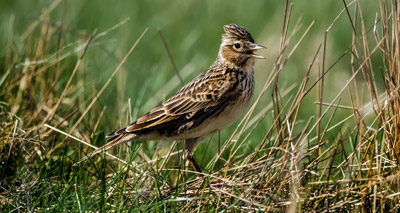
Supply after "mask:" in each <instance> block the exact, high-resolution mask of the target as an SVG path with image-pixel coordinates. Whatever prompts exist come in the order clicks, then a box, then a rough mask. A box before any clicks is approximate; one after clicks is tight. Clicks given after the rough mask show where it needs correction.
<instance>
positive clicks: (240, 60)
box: [219, 24, 266, 67]
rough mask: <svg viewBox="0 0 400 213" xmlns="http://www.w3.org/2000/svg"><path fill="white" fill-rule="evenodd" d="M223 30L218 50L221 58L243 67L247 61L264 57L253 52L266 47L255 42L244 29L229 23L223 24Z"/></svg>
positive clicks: (251, 61)
mask: <svg viewBox="0 0 400 213" xmlns="http://www.w3.org/2000/svg"><path fill="white" fill-rule="evenodd" d="M224 31H225V34H223V35H222V43H221V47H220V50H219V57H220V58H221V59H223V60H224V61H226V62H228V63H231V64H233V65H235V66H237V67H245V66H247V65H248V64H249V63H251V64H253V63H254V59H263V58H264V57H263V56H260V55H257V54H255V53H254V52H255V51H256V50H258V49H263V48H266V47H264V46H261V45H258V44H256V43H255V42H254V39H253V37H251V35H250V33H249V32H248V31H247V30H246V29H244V28H243V27H241V26H239V25H236V24H229V25H225V26H224Z"/></svg>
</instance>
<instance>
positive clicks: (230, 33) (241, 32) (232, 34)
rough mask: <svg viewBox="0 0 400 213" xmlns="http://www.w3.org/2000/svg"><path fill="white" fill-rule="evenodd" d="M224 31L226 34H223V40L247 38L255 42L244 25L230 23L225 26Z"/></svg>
mask: <svg viewBox="0 0 400 213" xmlns="http://www.w3.org/2000/svg"><path fill="white" fill-rule="evenodd" d="M224 31H225V34H223V35H222V39H223V40H224V39H230V40H245V41H250V42H251V43H254V39H253V37H251V35H250V33H249V32H248V31H247V30H246V29H244V28H243V27H242V26H239V25H237V24H228V25H225V26H224Z"/></svg>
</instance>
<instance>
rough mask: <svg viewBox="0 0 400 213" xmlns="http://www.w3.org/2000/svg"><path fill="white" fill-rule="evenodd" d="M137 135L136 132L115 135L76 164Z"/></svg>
mask: <svg viewBox="0 0 400 213" xmlns="http://www.w3.org/2000/svg"><path fill="white" fill-rule="evenodd" d="M135 137H136V134H131V133H127V134H121V135H116V136H115V137H113V138H111V139H109V140H108V142H107V143H106V144H105V145H104V146H102V147H100V148H98V149H96V150H94V151H93V152H91V153H90V154H88V155H86V156H85V157H84V158H82V159H81V160H80V161H79V162H78V163H76V164H80V163H82V162H83V161H86V160H87V159H89V158H91V157H93V156H95V155H97V154H99V153H101V152H103V151H106V150H108V149H111V148H112V147H114V146H117V145H119V144H121V143H123V142H126V141H130V140H132V139H133V138H135Z"/></svg>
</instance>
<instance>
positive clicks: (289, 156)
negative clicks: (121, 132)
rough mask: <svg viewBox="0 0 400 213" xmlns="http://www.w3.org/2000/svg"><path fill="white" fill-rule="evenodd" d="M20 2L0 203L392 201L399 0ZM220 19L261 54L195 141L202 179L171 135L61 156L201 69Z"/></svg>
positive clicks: (1, 33) (100, 140)
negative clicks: (236, 107)
mask: <svg viewBox="0 0 400 213" xmlns="http://www.w3.org/2000/svg"><path fill="white" fill-rule="evenodd" d="M24 3H25V4H23V6H21V4H18V3H13V2H12V3H5V4H4V7H3V9H2V10H3V13H2V14H3V15H2V17H3V18H4V20H6V21H3V23H1V24H0V44H1V45H2V46H3V48H2V50H1V51H0V57H1V58H0V61H1V62H0V66H1V69H0V109H1V111H0V120H1V122H0V125H1V126H0V129H1V131H0V138H1V140H0V141H1V143H0V159H1V161H0V162H1V164H0V171H1V176H0V178H1V179H0V183H1V186H0V207H1V208H0V209H1V210H2V211H5V212H16V211H18V212H20V211H21V212H27V211H28V212H32V211H36V212H38V211H79V212H84V211H128V210H129V211H185V212H186V211H189V212H194V211H288V212H296V211H316V212H324V211H325V212H326V211H362V212H364V211H374V212H376V211H381V212H387V211H393V212H396V211H399V210H400V204H399V203H400V192H399V190H398V189H399V188H400V186H399V160H400V145H399V144H398V142H399V141H400V140H399V139H400V136H399V134H400V133H399V131H400V128H399V127H400V120H399V119H400V116H399V113H400V108H399V101H400V99H399V98H400V97H399V82H400V74H399V71H400V47H399V45H398V44H399V41H400V24H399V21H398V20H399V19H400V5H398V3H397V2H396V1H394V0H392V1H390V0H380V1H376V2H361V1H351V2H346V1H342V2H339V1H335V2H332V3H331V2H324V3H320V2H319V1H318V2H317V1H316V2H313V3H314V4H312V6H313V7H312V8H310V6H309V5H310V4H308V3H307V4H305V3H298V2H296V3H294V4H293V3H292V2H289V1H287V2H286V4H285V3H284V2H264V1H263V2H262V1H254V3H252V4H247V3H243V2H241V1H232V2H231V3H226V4H222V3H218V2H214V1H206V2H204V3H202V4H200V3H197V2H191V1H187V2H185V3H176V2H172V3H170V4H165V3H163V2H155V3H147V2H142V3H138V2H125V3H124V4H122V3H115V4H114V3H113V5H111V4H110V3H108V1H107V2H102V3H101V4H96V3H97V2H96V3H94V2H91V1H85V2H82V3H77V2H71V1H61V0H60V1H53V2H51V3H50V2H38V3H37V4H36V3H35V4H33V3H30V2H24ZM114 9H115V11H114ZM249 11H251V13H252V15H253V16H249V15H248V14H249ZM93 14H97V15H95V16H94V15H93ZM98 14H101V17H100V16H99V15H98ZM128 14H130V15H128ZM103 16H104V17H103ZM128 16H129V17H130V19H129V18H127V17H128ZM32 17H34V18H32ZM121 17H122V18H121ZM199 17H202V18H201V19H199ZM255 17H263V18H258V19H257V20H254V19H255ZM182 18H184V21H182ZM232 22H235V23H238V24H241V25H244V26H245V27H246V28H248V29H249V31H250V32H251V33H252V34H253V37H254V38H255V39H256V41H257V42H258V43H260V44H263V45H266V46H268V50H267V51H266V53H265V55H266V56H267V58H268V59H267V60H265V61H260V62H259V63H257V65H256V67H255V69H256V85H257V88H256V89H257V91H256V95H255V97H254V98H253V102H252V105H251V106H250V107H249V109H248V111H247V112H246V113H245V114H244V115H243V117H242V119H241V120H240V121H238V122H236V123H235V124H234V125H233V126H232V127H231V128H229V129H227V130H225V131H221V132H220V133H219V134H215V135H213V136H212V137H210V138H208V139H206V141H205V142H204V143H203V144H201V145H200V147H199V148H198V150H197V151H196V153H195V158H196V160H197V162H199V164H200V166H201V167H202V168H204V171H205V173H206V176H205V177H204V178H196V174H195V173H194V172H193V171H192V170H191V168H190V167H188V165H187V163H186V162H185V161H184V160H182V147H183V144H182V143H176V142H171V143H165V144H163V145H162V146H158V145H157V144H158V142H157V141H150V142H140V141H134V142H131V143H129V144H124V145H121V146H119V147H118V148H116V149H114V150H112V151H110V153H108V154H107V155H106V154H104V155H102V156H98V157H95V158H91V159H89V160H88V161H86V162H84V163H82V164H79V165H78V166H74V164H75V163H76V162H78V161H79V160H80V159H81V158H83V157H84V156H85V155H86V154H87V153H89V152H91V151H92V150H93V148H95V147H99V146H101V145H102V144H104V143H105V139H104V136H105V135H106V134H107V133H108V132H110V131H112V130H114V129H116V128H119V127H121V126H124V125H126V124H129V123H130V122H132V121H134V120H135V119H136V118H137V117H138V116H140V115H142V114H144V113H145V112H146V111H148V110H149V109H151V108H152V107H154V106H155V105H156V104H158V103H160V102H161V101H162V100H164V99H165V98H168V97H169V96H170V95H171V94H173V93H174V92H175V91H176V90H177V89H178V88H179V87H180V86H181V84H182V81H183V82H188V81H189V80H190V79H191V78H192V77H194V76H195V75H197V73H199V72H200V71H201V70H203V69H205V68H207V66H208V65H209V64H211V63H212V61H213V60H214V58H215V55H216V52H217V48H218V45H219V44H218V43H219V39H216V38H218V36H220V34H221V33H222V26H223V24H226V23H232ZM210 23H213V24H210ZM263 53H264V52H263ZM263 53H261V54H263ZM263 55H264V54H263ZM128 97H130V98H131V99H130V98H129V99H128Z"/></svg>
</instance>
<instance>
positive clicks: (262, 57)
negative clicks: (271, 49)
mask: <svg viewBox="0 0 400 213" xmlns="http://www.w3.org/2000/svg"><path fill="white" fill-rule="evenodd" d="M258 49H267V48H266V47H264V46H262V45H258V44H254V46H253V47H251V48H250V54H251V57H253V58H258V59H265V57H264V56H261V55H257V54H255V53H254V51H256V50H258Z"/></svg>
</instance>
